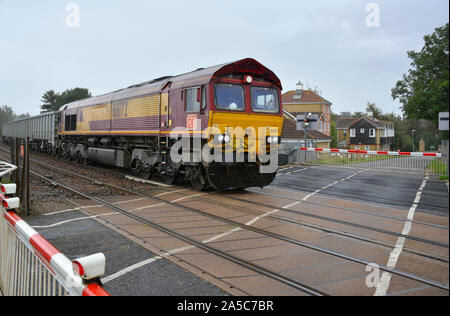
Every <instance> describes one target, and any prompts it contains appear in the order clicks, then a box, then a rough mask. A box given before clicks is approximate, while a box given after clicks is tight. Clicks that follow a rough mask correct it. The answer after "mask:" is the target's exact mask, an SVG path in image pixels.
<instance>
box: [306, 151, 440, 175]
mask: <svg viewBox="0 0 450 316" xmlns="http://www.w3.org/2000/svg"><path fill="white" fill-rule="evenodd" d="M300 151H302V152H303V154H304V155H305V156H304V158H303V159H302V162H303V163H305V164H308V165H321V166H331V167H346V168H357V169H373V170H382V171H389V172H405V173H415V174H417V173H419V174H423V173H426V174H435V175H447V174H448V170H447V159H448V158H447V156H446V155H443V154H440V153H409V152H408V153H406V152H380V151H357V150H342V149H317V148H300Z"/></svg>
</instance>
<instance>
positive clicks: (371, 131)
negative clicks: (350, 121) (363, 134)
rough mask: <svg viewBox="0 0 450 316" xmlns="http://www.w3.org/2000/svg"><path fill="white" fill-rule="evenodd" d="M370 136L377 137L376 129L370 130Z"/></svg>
mask: <svg viewBox="0 0 450 316" xmlns="http://www.w3.org/2000/svg"><path fill="white" fill-rule="evenodd" d="M369 136H370V137H375V129H374V128H371V129H369Z"/></svg>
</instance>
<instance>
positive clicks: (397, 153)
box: [300, 147, 442, 157]
mask: <svg viewBox="0 0 450 316" xmlns="http://www.w3.org/2000/svg"><path fill="white" fill-rule="evenodd" d="M300 150H302V151H315V152H324V153H342V154H367V155H383V156H411V157H442V154H441V153H423V152H401V151H369V150H350V149H330V148H305V147H302V148H300Z"/></svg>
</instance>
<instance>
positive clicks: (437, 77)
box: [392, 23, 449, 124]
mask: <svg viewBox="0 0 450 316" xmlns="http://www.w3.org/2000/svg"><path fill="white" fill-rule="evenodd" d="M448 31H449V24H448V23H447V24H446V25H445V26H443V27H439V28H436V29H435V32H434V33H433V34H431V35H427V36H425V37H424V41H425V45H424V47H423V48H422V50H421V51H420V52H415V51H409V52H408V57H409V58H410V59H411V60H412V62H411V68H410V70H409V71H408V74H404V75H403V79H402V80H400V81H398V82H397V84H396V85H395V88H393V89H392V97H393V98H394V100H396V99H398V100H399V101H400V103H402V104H403V106H402V111H403V113H404V114H405V115H406V117H407V118H409V119H417V120H419V119H426V120H430V121H433V122H434V123H435V124H437V122H438V115H439V112H447V111H448V104H449V96H448V88H449V85H448V81H449V61H448V58H449V37H448Z"/></svg>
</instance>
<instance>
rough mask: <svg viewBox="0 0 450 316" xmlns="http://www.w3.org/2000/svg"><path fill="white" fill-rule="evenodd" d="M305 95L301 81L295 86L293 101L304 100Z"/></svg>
mask: <svg viewBox="0 0 450 316" xmlns="http://www.w3.org/2000/svg"><path fill="white" fill-rule="evenodd" d="M302 94H303V83H302V82H301V81H299V82H298V83H297V84H296V86H295V94H294V96H293V99H295V100H299V99H301V98H302Z"/></svg>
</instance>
